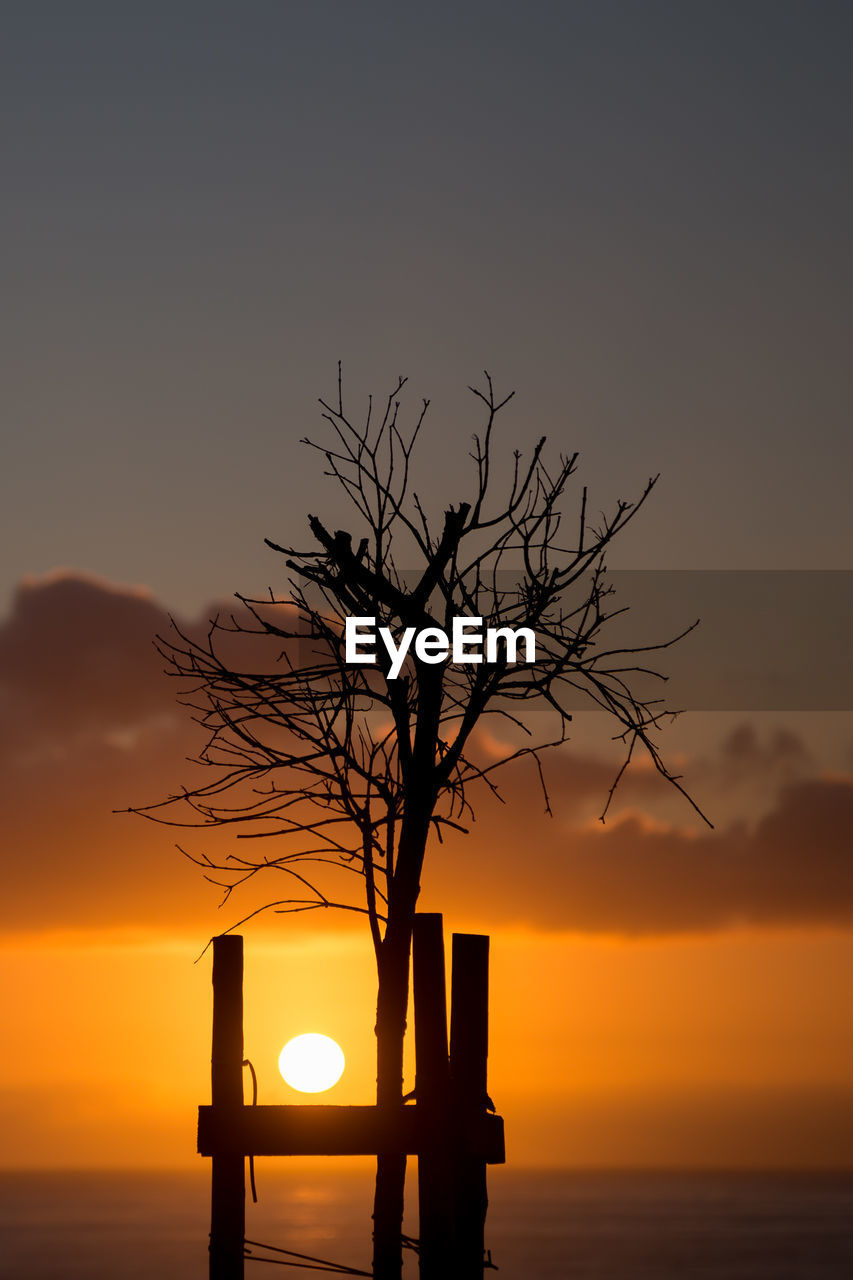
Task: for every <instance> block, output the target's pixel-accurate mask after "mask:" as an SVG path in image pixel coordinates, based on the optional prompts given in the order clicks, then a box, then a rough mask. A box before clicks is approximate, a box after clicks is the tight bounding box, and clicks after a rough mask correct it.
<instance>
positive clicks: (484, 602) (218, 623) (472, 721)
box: [139, 367, 695, 1280]
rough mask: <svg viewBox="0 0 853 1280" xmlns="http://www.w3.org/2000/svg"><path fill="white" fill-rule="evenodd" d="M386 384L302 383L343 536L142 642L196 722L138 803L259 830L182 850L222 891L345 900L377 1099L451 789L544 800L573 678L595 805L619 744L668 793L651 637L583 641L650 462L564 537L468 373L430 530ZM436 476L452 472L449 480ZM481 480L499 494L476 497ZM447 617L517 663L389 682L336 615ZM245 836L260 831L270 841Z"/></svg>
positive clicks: (394, 1251) (458, 807) (396, 1176)
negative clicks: (642, 690) (204, 778)
mask: <svg viewBox="0 0 853 1280" xmlns="http://www.w3.org/2000/svg"><path fill="white" fill-rule="evenodd" d="M405 382H406V379H404V378H400V379H399V380H398V382H397V385H396V386H395V388H394V390H393V392H392V393H391V395H390V396H389V397H388V399H387V402H386V403H385V405H384V411H381V413H377V412H376V411H375V409H374V405H373V402H372V400H371V401H369V402H368V409H367V413H366V417H365V418H364V420H363V421H361V422H358V423H356V422H354V421H353V420H352V419H351V418H350V416H349V415H348V413H347V411H346V409H345V407H344V399H343V392H342V387H341V377H340V367H339V369H338V389H337V390H338V394H337V403H335V404H328V403H326V402H325V401H323V400H321V401H320V404H321V405H322V408H323V417H324V418H325V419H326V421H327V422H328V423H329V424H330V427H331V429H332V435H331V437H330V440H329V442H328V443H326V444H318V443H317V442H316V441H313V440H305V441H304V442H303V443H305V444H307V445H309V446H310V447H312V448H314V449H316V450H319V452H320V454H321V455H322V457H323V458H324V459H325V462H326V464H327V468H328V472H327V473H328V474H329V475H330V476H331V477H333V478H334V479H335V480H336V481H337V482H338V483H339V484H340V486H341V487H342V488H343V490H344V492H345V493H346V495H347V498H348V499H349V500H350V502H351V504H352V507H353V509H354V520H355V526H356V532H355V536H354V535H353V534H351V533H350V532H348V531H344V530H332V529H329V528H327V527H326V526H325V525H324V524H323V523H322V521H321V520H320V519H319V518H318V517H316V516H310V517H309V526H310V530H311V534H312V535H313V539H314V545H313V547H312V548H311V549H310V550H307V551H300V550H297V549H295V548H291V547H282V546H279V545H278V544H276V543H273V542H268V545H269V546H270V547H272V548H273V549H274V550H275V551H277V552H280V553H282V554H283V555H284V556H285V562H286V565H287V568H288V569H289V570H290V572H291V574H292V575H293V577H292V579H291V584H290V591H289V596H288V597H287V599H286V601H283V600H281V599H279V598H277V597H276V596H275V595H274V594H273V593H272V592H271V593H270V596H269V598H268V599H252V598H248V597H245V596H238V597H237V598H238V599H239V600H240V601H241V603H242V612H241V613H240V614H239V615H231V616H230V617H228V618H222V617H219V618H217V619H215V620H214V621H213V622H212V624H211V627H210V631H209V632H208V634H207V636H206V638H205V639H204V640H202V641H199V640H194V639H191V638H190V637H189V636H188V635H186V634H184V633H182V632H180V631H177V630H176V634H174V635H172V636H171V637H169V638H168V639H164V640H161V641H160V648H161V652H162V654H163V656H164V658H165V659H166V662H167V669H168V671H169V673H170V674H172V675H174V676H176V677H178V678H180V679H181V680H182V681H183V680H187V679H188V680H189V681H190V682H191V691H190V692H189V693H185V694H184V695H183V701H184V702H185V703H186V704H187V705H188V706H190V707H192V708H193V710H194V712H195V714H196V717H197V718H198V719H199V721H200V723H201V724H202V725H203V726H204V727H205V729H206V730H207V733H208V735H209V736H208V739H207V742H206V745H205V747H204V748H203V750H202V752H201V754H200V757H199V759H200V762H201V763H202V764H203V765H205V766H206V767H208V768H210V769H211V770H212V772H213V778H212V780H211V781H210V782H208V783H206V784H204V785H201V786H198V787H196V788H195V789H193V790H188V791H182V792H180V793H179V794H177V795H175V796H173V797H170V798H169V799H168V800H166V801H164V802H162V804H161V805H159V806H152V807H150V808H149V809H147V810H139V812H144V813H147V815H148V816H151V817H155V818H157V819H158V820H161V821H163V820H165V821H178V822H179V824H180V825H186V824H188V825H200V826H211V825H213V826H221V825H226V824H237V825H238V826H239V827H240V828H241V834H243V835H244V836H246V837H248V838H255V839H258V838H264V839H263V848H264V852H263V853H260V854H257V855H244V854H241V855H240V856H237V855H229V856H228V857H225V858H221V859H213V858H211V857H209V856H203V857H200V858H194V860H195V861H197V862H198V863H199V864H200V865H202V866H203V867H204V869H205V872H206V874H207V875H208V876H209V877H210V878H212V879H214V880H215V882H216V883H219V884H220V885H221V886H222V887H223V888H224V889H225V892H226V897H227V895H228V894H229V893H230V892H231V891H232V889H233V888H234V887H236V885H238V884H244V883H245V882H246V881H247V880H250V879H252V878H253V877H255V876H257V875H259V874H260V873H261V872H263V873H264V874H265V875H270V874H278V875H279V876H281V875H284V876H286V877H287V878H288V880H289V881H291V882H292V883H293V885H294V886H295V888H294V891H293V896H287V897H284V898H280V899H276V901H274V902H272V903H270V904H268V906H269V907H271V908H273V909H274V910H276V911H283V912H287V911H304V910H311V909H315V908H321V907H323V908H325V907H329V906H336V907H341V908H344V909H347V910H354V911H359V912H363V913H364V914H365V915H366V916H367V920H368V923H369V927H370V932H371V937H372V940H373V946H374V950H375V953H376V963H377V972H378V994H377V1011H376V1036H377V1104H378V1105H379V1106H380V1107H383V1106H385V1107H399V1106H400V1104H401V1102H402V1098H403V1039H404V1034H405V1030H406V1008H407V1001H408V992H409V953H410V947H411V938H412V926H413V919H414V914H415V908H416V904H417V901H418V894H419V891H420V886H421V873H422V869H423V865H424V857H425V854H426V850H427V846H428V842H429V838H430V835H431V833H432V834H434V835H435V836H436V837H437V838H438V839H441V836H442V832H443V830H446V829H448V828H453V829H454V830H457V831H465V830H466V829H467V827H466V824H467V822H468V821H469V820H470V818H471V817H472V816H473V811H472V808H471V793H472V788H474V787H475V786H476V785H477V784H482V785H483V786H484V787H485V788H486V789H487V790H488V791H490V792H491V793H493V794H495V795H498V794H499V793H498V785H497V782H496V780H495V774H496V773H497V772H498V771H499V769H500V768H502V767H504V766H505V765H506V764H508V763H509V762H510V761H513V760H518V759H519V758H521V757H530V758H531V759H532V761H533V763H534V765H535V768H536V770H537V772H538V778H539V781H540V784H541V793H542V797H543V802H544V806H545V809H546V810H547V811H548V812H550V804H549V799H548V792H547V788H546V784H545V780H544V775H543V773H542V768H541V764H540V755H541V753H542V752H543V751H544V750H545V749H546V748H548V747H554V746H558V745H559V744H560V743H562V742H564V741H565V740H566V737H567V726H568V723H569V721H570V719H571V716H570V713H569V710H568V703H569V701H570V700H571V698H572V697H573V696H576V691H577V690H581V691H583V692H584V693H585V694H586V695H587V696H588V698H589V700H590V705H591V706H595V707H598V708H600V709H603V710H605V711H607V712H609V713H610V715H611V716H612V717H613V718H614V719H615V721H616V722H617V725H618V728H617V735H616V736H618V737H621V738H622V739H623V741H624V743H625V748H626V750H625V758H624V763H623V765H622V768H621V769H620V770H619V772H618V774H617V776H616V778H615V779H614V783H613V786H612V787H611V789H610V794H609V795H608V796H607V799H606V805H605V811H606V808H607V806H608V805H609V804H610V800H611V798H612V795H613V791H614V789H615V787H616V785H617V783H618V781H619V778H620V777H621V775H622V772H623V771H624V769H625V767H626V766H627V763H628V761H629V760H630V758H631V755H632V753H633V752H634V750H635V748H636V747H637V746H638V745H639V746H641V747H642V748H644V749H645V751H646V752H647V753H648V755H649V757H650V758H651V761H652V762H653V764H654V767H655V769H657V771H658V772H659V773H660V774H661V775H662V776H663V777H664V778H666V779H668V781H669V782H671V783H672V784H673V785H674V786H676V787H677V788H678V789H679V790H680V791H682V787H681V784H680V783H679V781H678V780H677V778H676V777H675V776H674V775H673V774H672V773H671V772H670V771H669V770H668V768H667V767H666V765H665V764H664V762H663V760H662V758H661V755H660V752H659V749H658V747H657V745H656V743H655V741H654V736H653V735H654V731H655V730H656V729H657V728H658V727H659V725H660V723H661V721H662V719H663V717H664V716H666V715H669V714H670V713H669V712H668V711H667V710H666V709H665V708H664V706H663V704H662V703H661V702H660V701H657V700H645V699H642V698H640V697H638V696H635V694H634V693H633V692H632V678H633V677H634V676H635V675H636V674H638V673H640V672H641V671H645V670H646V668H645V667H644V666H641V661H640V656H641V655H642V654H643V653H645V652H647V651H648V650H649V649H662V648H665V647H667V645H665V644H664V645H649V646H643V647H642V648H633V649H608V648H607V647H606V646H605V645H603V644H602V633H603V631H604V630H605V628H606V625H607V623H608V621H609V620H610V619H611V618H612V617H613V616H614V615H615V612H617V611H616V610H609V608H608V605H609V599H608V597H609V595H610V589H609V588H608V586H607V584H606V581H605V565H604V554H605V552H606V551H607V548H608V547H609V545H610V543H611V542H612V541H613V539H614V538H615V537H616V535H617V534H618V533H620V532H621V531H622V530H623V529H624V528H625V526H626V525H627V523H628V522H629V521H630V520H631V519H632V518H633V517H634V516H635V515H636V513H637V512H638V511H639V510H640V508H641V507H642V505H643V503H644V502H645V501H646V499H647V498H648V496H649V493H650V492H651V490H652V488H653V486H654V483H655V480H654V479H652V480H650V481H649V482H648V484H647V485H646V487H645V489H644V490H643V492H642V494H641V496H640V498H639V500H638V501H636V502H635V503H633V504H631V503H628V502H618V503H617V504H616V506H615V508H614V510H613V511H612V513H611V514H610V515H602V516H601V517H600V520H599V523H598V524H594V523H592V522H591V521H590V520H589V519H588V513H587V492H586V489H585V488H584V489H583V490H582V492H581V494H580V498H579V510H578V512H577V514H576V516H575V519H574V522H573V532H570V531H568V530H567V531H566V532H565V533H564V532H563V530H564V527H565V526H564V519H563V515H562V514H561V507H562V503H563V500H564V499H565V497H566V494H567V489H568V486H569V482H570V480H571V479H572V477H573V476H574V474H575V470H576V462H577V455H576V454H573V455H571V456H570V457H562V456H561V457H560V458H559V460H558V461H557V463H556V465H555V466H554V467H553V468H552V469H549V467H548V466H547V465H546V461H545V454H544V446H545V439H544V437H543V438H542V439H540V440H539V441H538V443H537V444H536V446H535V448H533V450H532V453H531V455H530V456H529V457H528V458H526V459H525V458H524V457H523V456H522V455H521V453H520V452H518V451H516V452H515V453H514V457H513V463H512V467H511V470H508V471H507V474H506V484H505V487H504V486H503V485H499V484H498V481H496V478H495V473H496V466H495V461H496V460H495V455H494V449H493V438H494V428H495V423H496V419H497V417H498V415H499V414H500V413H501V412H502V411H503V410H504V409H505V407H506V405H507V403H508V401H509V400H510V399H511V398H512V397H511V396H506V397H505V398H503V399H498V398H497V397H496V395H495V392H494V388H493V385H492V380H491V378H490V377H489V375H488V374H486V378H485V384H484V387H483V388H474V387H472V388H471V390H472V392H473V394H474V395H475V397H476V398H477V400H478V402H479V404H480V408H481V410H482V413H483V417H484V425H483V427H482V429H481V431H480V432H479V433H478V434H475V435H474V437H473V452H472V453H471V458H472V460H473V467H472V476H471V484H470V494H469V496H468V498H467V501H460V502H458V504H457V505H455V506H448V507H447V508H446V510H445V511H444V512H443V519H442V521H441V523H440V527H435V526H434V524H433V522H431V520H430V519H429V518H428V516H427V514H426V512H425V510H424V507H423V506H422V504H421V501H420V500H419V498H418V496H417V494H416V493H415V492H414V491H413V489H412V483H411V482H412V473H411V464H412V456H413V451H414V448H415V444H416V441H417V440H418V437H419V435H420V433H421V430H422V428H423V425H424V421H425V417H426V413H427V409H428V404H429V402H428V401H424V402H423V404H422V406H421V408H420V411H419V413H418V415H417V418H416V420H415V422H414V425H413V426H412V427H411V428H410V429H409V430H408V431H405V430H404V429H403V428H402V426H401V425H400V416H399V415H400V394H401V392H402V391H403V388H404V385H405ZM449 485H450V486H451V487H456V481H455V479H454V480H451V481H449ZM497 487H501V488H502V489H503V492H502V493H499V494H496V493H495V492H494V491H495V489H496V488H497ZM404 567H405V568H406V572H405V573H404V572H403V568H404ZM413 567H414V571H413ZM456 616H465V617H469V618H477V619H482V623H483V626H484V627H492V628H509V629H510V630H512V631H515V630H516V629H518V628H522V627H526V628H530V629H531V630H532V631H533V632H534V633H535V637H536V661H535V663H534V664H532V665H526V664H523V663H518V662H516V663H513V662H512V661H511V660H510V659H511V657H512V654H511V651H510V646H509V645H508V644H507V643H506V642H502V643H501V645H500V647H499V648H498V649H497V651H496V652H495V654H494V655H493V660H492V661H485V660H483V661H477V662H471V663H467V664H455V663H452V662H445V661H435V660H434V659H433V660H432V661H429V660H427V659H426V657H420V656H418V655H417V653H413V652H412V651H410V653H409V656H408V657H407V658H406V660H405V662H404V664H403V667H402V669H401V671H400V673H399V675H398V676H397V677H396V678H391V674H390V673H391V660H390V658H389V655H388V653H387V652H386V651H385V647H384V645H382V644H377V645H376V651H375V654H376V661H375V662H374V663H372V664H371V663H368V664H364V665H362V664H357V665H353V664H348V663H347V662H346V658H345V648H344V639H343V635H344V628H345V620H346V618H347V617H360V618H366V617H370V618H374V619H375V622H376V626H377V627H380V626H383V627H386V628H388V629H389V631H390V633H391V635H392V636H393V637H394V639H395V642H397V643H399V640H400V637H401V635H403V633H405V632H406V629H411V628H414V629H416V630H421V629H423V628H440V629H442V630H444V631H446V632H449V631H450V630H451V627H452V619H453V618H454V617H456ZM229 635H230V636H232V637H233V636H237V637H238V638H239V640H240V643H241V644H245V643H246V642H257V643H261V638H262V637H266V639H267V641H269V640H272V641H275V643H276V647H277V648H276V655H275V659H274V660H271V661H267V659H266V656H264V657H263V658H262V659H261V661H260V663H258V662H256V663H255V664H254V666H252V665H251V664H250V663H249V662H247V661H243V660H242V659H241V660H239V661H237V660H235V658H234V654H233V643H234V642H233V640H228V639H227V638H226V637H227V636H229ZM678 638H680V637H675V639H678ZM667 643H668V644H672V643H674V640H670V641H669V642H667ZM229 646H231V650H232V651H231V652H230V653H225V652H223V649H226V650H227V649H229ZM264 653H265V655H266V651H264ZM483 656H484V657H485V655H483ZM255 668H257V669H255ZM534 704H535V705H537V706H539V707H542V708H545V709H547V710H548V711H549V712H550V713H551V715H550V720H548V719H547V718H546V719H545V720H542V721H540V722H539V723H540V724H548V725H550V728H551V730H552V731H551V732H550V733H549V732H546V733H545V734H543V735H542V736H541V737H538V738H537V737H536V736H535V735H533V734H532V732H531V729H530V726H529V725H528V724H526V723H525V721H524V720H523V719H522V716H523V714H524V711H525V709H526V708H528V707H530V706H533V705H534ZM487 716H492V717H498V718H500V719H502V720H503V721H505V722H509V723H511V724H512V725H514V726H515V727H516V729H517V730H519V731H520V732H521V735H522V745H519V746H518V747H517V748H516V749H515V750H514V751H512V752H511V753H510V754H508V755H506V756H505V757H502V758H501V759H499V760H495V759H494V758H489V757H487V756H485V755H484V753H483V752H482V751H480V752H478V750H477V736H476V734H475V732H474V731H475V729H476V728H477V726H478V725H482V723H483V721H484V718H485V717H487ZM683 794H685V796H686V793H684V792H683ZM686 798H687V799H688V801H689V802H690V803H691V804H692V803H693V802H692V801H690V800H689V797H686ZM175 804H180V805H182V806H188V807H189V809H190V811H191V813H190V816H189V818H188V819H187V820H184V819H175V818H173V816H172V814H171V812H170V806H173V805H175ZM694 807H695V806H694ZM164 808H165V809H166V810H167V812H165V813H164ZM602 816H603V815H602ZM247 828H248V829H247ZM265 837H276V838H277V839H276V844H275V849H274V851H273V852H272V853H268V852H266V850H267V849H268V848H269V840H268V839H266V838H265ZM329 863H331V864H333V865H335V866H337V867H339V868H343V869H345V870H347V871H348V872H350V873H351V874H352V875H353V876H354V877H357V879H358V881H359V882H360V883H361V886H362V889H363V895H361V894H360V895H359V899H358V901H352V900H351V899H349V898H346V897H344V898H339V897H334V898H333V897H332V896H330V894H329V893H328V892H327V891H325V890H324V889H323V888H322V887H321V883H322V880H321V879H320V878H318V869H319V868H320V867H321V866H322V865H323V864H329ZM262 909H266V908H262ZM252 914H255V913H254V912H253V913H252ZM240 923H243V921H241V922H240ZM235 927H236V926H235ZM404 1176H405V1157H402V1158H399V1157H394V1156H380V1157H379V1159H378V1163H377V1181H376V1199H375V1207H374V1274H375V1275H376V1276H377V1277H381V1280H390V1278H391V1277H399V1275H400V1269H401V1222H402V1211H403V1181H404Z"/></svg>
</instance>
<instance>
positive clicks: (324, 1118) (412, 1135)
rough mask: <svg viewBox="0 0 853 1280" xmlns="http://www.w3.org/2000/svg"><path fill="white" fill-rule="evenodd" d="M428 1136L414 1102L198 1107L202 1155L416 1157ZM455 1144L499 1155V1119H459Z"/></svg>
mask: <svg viewBox="0 0 853 1280" xmlns="http://www.w3.org/2000/svg"><path fill="white" fill-rule="evenodd" d="M431 1140H432V1132H431V1126H430V1121H429V1117H428V1116H425V1115H423V1114H421V1113H420V1111H419V1108H418V1107H417V1106H404V1107H400V1108H399V1109H398V1110H394V1111H390V1112H388V1111H385V1112H380V1111H379V1109H378V1108H377V1107H375V1106H374V1107H332V1106H312V1105H308V1106H300V1105H294V1106H291V1105H284V1106H257V1107H242V1108H240V1110H239V1111H236V1112H235V1111H234V1110H233V1109H228V1110H226V1111H221V1112H220V1111H218V1110H217V1109H216V1108H215V1107H199V1109H198V1150H199V1154H200V1155H203V1156H217V1157H218V1156H220V1155H222V1154H223V1153H225V1154H231V1155H239V1156H248V1155H255V1156H316V1155H321V1156H375V1155H378V1154H379V1152H380V1151H390V1152H392V1153H396V1154H400V1155H418V1154H419V1152H420V1151H421V1150H424V1149H425V1148H426V1147H428V1146H429V1145H430V1143H431ZM455 1142H457V1143H458V1144H459V1146H460V1148H461V1149H462V1150H463V1151H466V1152H467V1153H469V1154H471V1155H476V1156H478V1158H479V1159H481V1160H485V1161H486V1163H487V1164H502V1163H503V1159H504V1142H503V1120H502V1119H501V1117H500V1116H494V1115H490V1114H487V1113H485V1112H484V1113H482V1114H471V1115H470V1116H465V1117H462V1118H461V1122H460V1126H459V1128H458V1129H457V1131H456V1137H455Z"/></svg>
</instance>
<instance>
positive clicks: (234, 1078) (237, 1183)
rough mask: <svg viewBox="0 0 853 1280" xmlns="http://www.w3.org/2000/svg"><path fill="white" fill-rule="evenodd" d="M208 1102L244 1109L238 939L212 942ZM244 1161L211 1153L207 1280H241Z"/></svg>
mask: <svg viewBox="0 0 853 1280" xmlns="http://www.w3.org/2000/svg"><path fill="white" fill-rule="evenodd" d="M210 1065H211V1102H212V1104H213V1108H214V1113H218V1114H219V1115H220V1116H222V1117H223V1118H226V1117H227V1116H228V1114H229V1113H230V1114H232V1115H234V1116H235V1117H236V1116H237V1115H238V1114H239V1113H240V1111H241V1109H242V1106H243V939H242V938H241V937H240V936H239V935H237V934H224V935H222V936H221V937H218V938H214V939H213V1047H212V1052H211V1062H210ZM244 1164H245V1161H244V1157H243V1155H242V1154H240V1153H237V1152H233V1153H232V1152H226V1153H222V1154H218V1155H214V1156H213V1159H212V1169H211V1197H210V1280H243V1242H244V1237H245V1234H246V1186H245V1169H244Z"/></svg>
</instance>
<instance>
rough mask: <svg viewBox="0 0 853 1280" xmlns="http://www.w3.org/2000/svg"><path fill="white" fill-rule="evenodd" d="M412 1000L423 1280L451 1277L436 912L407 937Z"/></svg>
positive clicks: (443, 1001) (442, 987)
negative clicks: (420, 1140)
mask: <svg viewBox="0 0 853 1280" xmlns="http://www.w3.org/2000/svg"><path fill="white" fill-rule="evenodd" d="M412 986H413V989H414V1001H415V1063H416V1067H415V1093H416V1096H417V1108H418V1112H419V1113H420V1114H421V1116H422V1117H423V1128H422V1130H421V1131H422V1133H423V1135H424V1145H423V1147H422V1148H421V1150H420V1151H419V1152H418V1211H419V1230H418V1235H419V1243H420V1253H419V1258H418V1261H419V1267H420V1274H421V1276H422V1277H424V1280H446V1277H448V1276H450V1275H451V1274H452V1265H453V1254H454V1247H453V1246H454V1239H453V1180H452V1176H451V1162H450V1132H449V1119H450V1116H449V1108H450V1065H449V1062H448V1057H447V988H446V984H445V976H444V933H443V926H442V918H441V916H440V915H438V914H427V913H425V912H422V913H419V914H417V915H416V916H415V922H414V931H413V934H412Z"/></svg>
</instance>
